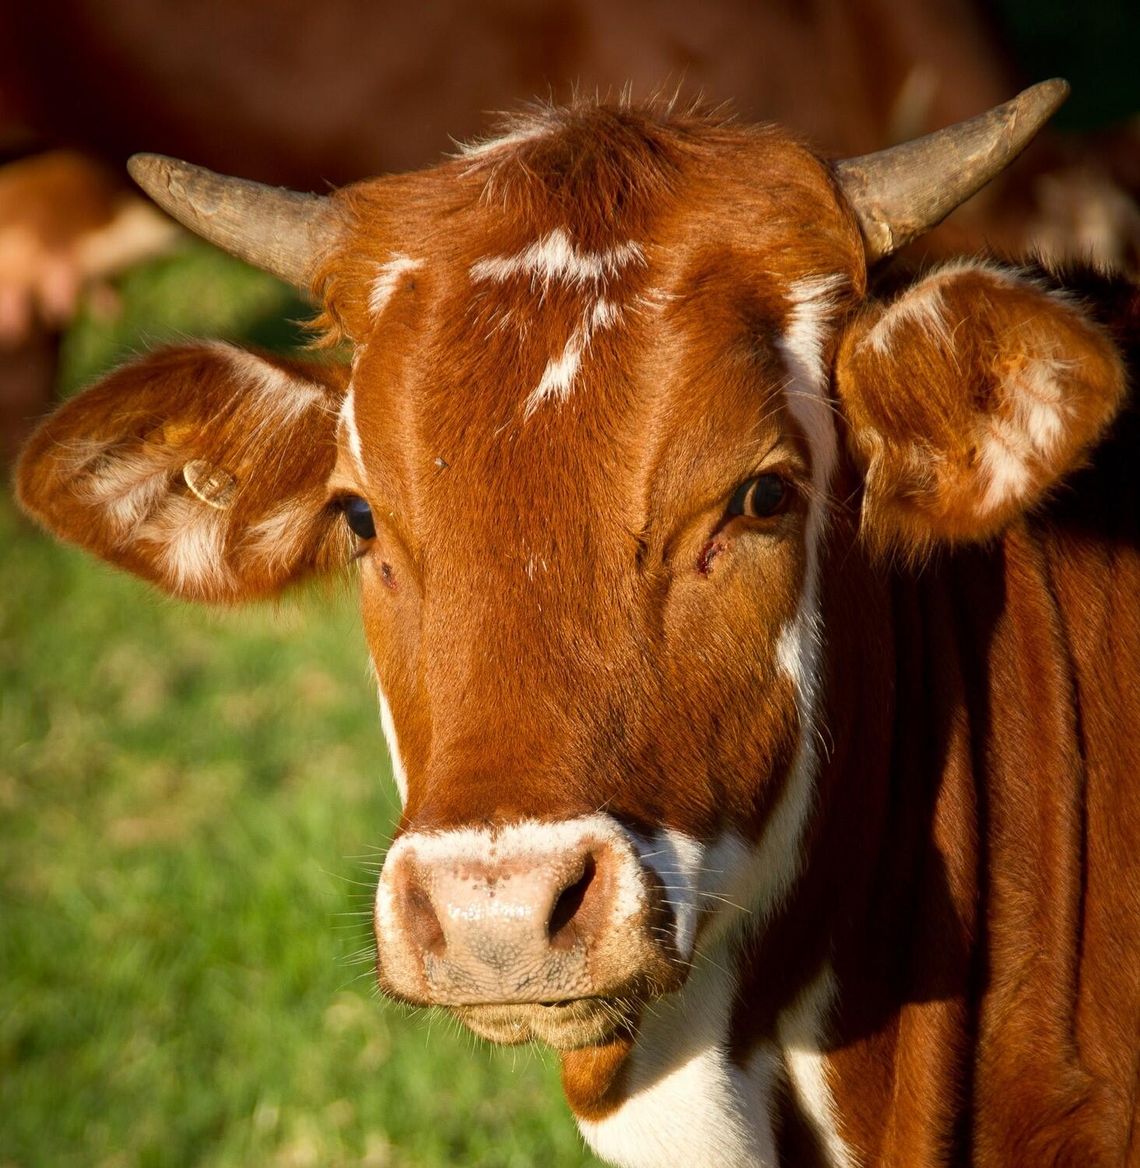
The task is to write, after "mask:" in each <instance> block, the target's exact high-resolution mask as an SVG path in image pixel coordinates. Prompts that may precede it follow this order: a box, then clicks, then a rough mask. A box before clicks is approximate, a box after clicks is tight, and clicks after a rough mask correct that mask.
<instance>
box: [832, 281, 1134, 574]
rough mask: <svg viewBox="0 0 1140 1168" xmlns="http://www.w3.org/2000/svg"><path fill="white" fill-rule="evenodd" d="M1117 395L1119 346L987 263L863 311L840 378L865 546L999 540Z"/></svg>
mask: <svg viewBox="0 0 1140 1168" xmlns="http://www.w3.org/2000/svg"><path fill="white" fill-rule="evenodd" d="M1124 386H1125V374H1124V370H1123V367H1122V364H1121V361H1120V358H1119V356H1118V355H1117V352H1116V349H1115V347H1114V346H1113V344H1112V342H1111V341H1110V340H1109V339H1108V337H1107V336H1106V335H1105V334H1104V333H1103V332H1101V331H1100V329H1099V328H1097V326H1096V325H1094V324H1093V323H1091V322H1090V321H1089V319H1088V318H1087V317H1086V316H1085V315H1084V314H1083V313H1082V312H1081V310H1080V309H1079V307H1078V306H1077V305H1076V304H1074V303H1072V302H1070V301H1069V300H1067V299H1066V298H1065V296H1064V295H1063V294H1059V293H1055V292H1050V291H1048V290H1046V289H1045V288H1044V287H1042V286H1041V285H1039V284H1037V283H1036V282H1035V281H1033V280H1031V279H1029V278H1028V277H1025V276H1021V275H1018V274H1015V273H1011V272H1007V271H1004V270H1001V269H998V268H996V267H993V266H991V265H988V264H984V263H980V262H973V263H963V264H960V265H956V266H953V267H949V268H944V269H942V270H941V271H938V272H935V273H933V274H932V275H929V276H927V277H926V278H924V279H921V280H919V281H917V282H916V283H914V284H912V285H911V286H910V287H908V288H907V289H906V291H904V292H903V293H902V295H900V296H899V297H898V298H897V299H896V300H894V301H893V302H891V303H888V304H882V303H871V304H869V305H868V306H867V307H866V308H865V310H864V311H863V312H862V313H861V315H860V316H859V317H857V318H856V320H855V321H854V322H853V323H852V325H851V326H850V327H849V329H848V331H847V332H846V334H845V335H844V338H843V341H842V344H841V346H840V350H839V354H838V358H837V364H836V380H835V387H836V393H837V395H838V397H839V400H840V404H841V406H842V410H843V413H844V415H845V417H846V419H847V422H848V432H847V433H848V444H849V448H850V451H851V454H852V456H853V458H854V460H855V462H856V465H857V466H858V467H859V469H860V470H861V471H862V472H863V474H864V479H865V487H864V495H863V515H862V526H863V531H864V534H865V536H866V537H867V538H868V539H869V540H870V541H871V542H872V543H873V544H876V545H878V546H880V547H890V548H894V549H899V550H902V551H904V552H906V553H911V554H914V553H921V552H922V551H924V550H925V549H927V548H928V547H930V546H931V545H932V544H933V543H935V542H939V541H962V540H978V539H985V538H987V537H989V536H991V535H994V534H995V533H997V532H998V531H1000V530H1001V529H1002V528H1003V527H1004V526H1005V525H1006V524H1008V523H1009V522H1010V521H1011V520H1012V519H1013V518H1014V517H1015V516H1017V515H1019V514H1021V513H1022V512H1024V511H1025V510H1026V509H1027V508H1029V507H1032V506H1033V505H1034V503H1036V502H1037V501H1038V500H1039V499H1040V498H1041V497H1042V495H1043V494H1045V493H1046V492H1047V491H1048V490H1049V488H1050V487H1051V486H1052V485H1053V484H1054V483H1056V482H1057V481H1058V479H1060V477H1061V476H1062V475H1064V474H1065V473H1066V472H1068V471H1070V470H1071V469H1073V468H1074V467H1076V466H1078V465H1079V464H1080V462H1081V460H1082V457H1083V455H1084V453H1085V452H1086V451H1087V450H1088V448H1089V446H1090V445H1091V444H1092V443H1093V442H1094V441H1095V440H1096V438H1097V436H1098V435H1099V434H1100V433H1101V431H1102V430H1103V428H1104V427H1105V425H1106V424H1107V423H1108V421H1109V420H1110V419H1111V418H1112V416H1113V415H1114V413H1115V412H1116V410H1117V408H1118V406H1119V404H1120V401H1121V398H1122V396H1123V393H1124Z"/></svg>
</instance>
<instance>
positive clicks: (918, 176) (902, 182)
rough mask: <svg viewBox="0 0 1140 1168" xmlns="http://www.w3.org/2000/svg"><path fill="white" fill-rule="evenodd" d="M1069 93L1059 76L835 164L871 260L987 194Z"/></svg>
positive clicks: (868, 258)
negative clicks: (976, 196)
mask: <svg viewBox="0 0 1140 1168" xmlns="http://www.w3.org/2000/svg"><path fill="white" fill-rule="evenodd" d="M1068 96H1069V83H1068V82H1067V81H1062V80H1061V79H1060V78H1059V77H1055V78H1053V80H1052V81H1042V82H1041V84H1040V85H1034V86H1031V87H1030V88H1029V89H1026V90H1023V91H1022V92H1021V93H1019V94H1018V95H1017V96H1016V97H1015V98H1014V99H1013V100H1012V101H1007V102H1006V103H1005V104H1004V105H999V106H995V107H994V108H993V109H991V110H989V111H988V112H986V113H984V114H979V115H978V116H977V117H976V118H970V120H969V121H966V122H959V123H958V124H957V125H954V126H948V127H947V128H946V129H944V130H938V131H936V132H935V133H933V134H927V135H925V137H922V138H915V139H914V140H913V141H911V142H903V143H902V144H901V145H899V146H892V147H891V148H890V149H888V150H880V151H878V153H876V154H864V155H862V156H861V157H859V158H848V159H845V160H844V161H842V162H837V163H835V173H836V176H837V177H838V179H839V184H840V186H841V187H842V188H843V193H844V194H845V195H846V196H847V199H848V201H849V202H850V203H851V206H852V207H853V208H854V210H855V215H856V217H857V218H858V220H859V227H860V229H861V230H862V232H863V243H864V246H865V248H866V252H867V262H868V263H872V262H873V261H875V260H879V259H883V258H884V257H885V256H889V255H890V254H891V253H892V252H895V251H898V249H899V248H900V247H902V246H903V245H904V244H907V243H910V241H911V240H912V239H917V238H918V237H919V236H920V235H922V233H923V232H924V231H929V230H930V229H931V228H932V227H936V226H937V225H938V224H939V223H941V222H942V220H943V219H945V218H946V216H947V215H949V214H950V212H951V211H953V210H954V208H955V207H957V206H959V205H960V204H961V203H964V202H965V201H966V200H967V199H968V198H969V197H970V196H971V195H972V194H975V193H976V192H977V191H979V190H981V189H982V187H984V186H985V185H986V183H988V182H989V181H990V180H991V179H992V178H994V177H995V176H997V175H998V174H1000V173H1001V171H1003V170H1004V169H1005V168H1006V167H1007V166H1008V165H1009V164H1010V163H1011V162H1012V161H1013V160H1014V159H1015V158H1016V157H1017V156H1018V155H1019V154H1020V153H1021V152H1022V150H1024V149H1025V147H1026V146H1028V145H1029V143H1030V142H1031V141H1032V140H1033V138H1034V136H1035V135H1036V134H1037V132H1038V130H1040V129H1041V127H1042V126H1043V125H1044V124H1045V123H1046V122H1047V121H1048V120H1049V118H1051V117H1052V116H1053V114H1054V113H1055V112H1056V111H1057V108H1058V107H1059V106H1060V105H1061V103H1062V102H1063V101H1064V100H1065V98H1066V97H1068Z"/></svg>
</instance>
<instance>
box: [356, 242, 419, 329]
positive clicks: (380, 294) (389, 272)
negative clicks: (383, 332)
mask: <svg viewBox="0 0 1140 1168" xmlns="http://www.w3.org/2000/svg"><path fill="white" fill-rule="evenodd" d="M423 266H424V261H423V260H414V259H412V257H411V256H408V255H404V253H403V252H396V253H394V254H393V256H392V258H391V259H390V260H388V262H387V263H384V264H379V265H377V268H376V278H375V279H374V280H373V281H372V291H371V293H370V294H369V297H368V307H369V310H370V311H371V312H372V316H373V319H375V318H376V317H378V316H380V314H381V313H382V312H383V311H384V309H385V308H387V307H388V302H389V301H390V300H391V299H392V297H393V296H394V295H395V293H396V289H397V288H399V286H400V281H401V279H402V278H403V277H404V276H405V275H406V274H407V273H408V272H414V271H416V270H417V269H418V268H422V267H423Z"/></svg>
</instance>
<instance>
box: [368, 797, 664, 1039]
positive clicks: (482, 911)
mask: <svg viewBox="0 0 1140 1168" xmlns="http://www.w3.org/2000/svg"><path fill="white" fill-rule="evenodd" d="M667 925H668V910H667V908H666V906H665V905H664V902H663V901H662V899H661V897H660V896H659V895H657V894H656V892H655V888H654V885H653V883H652V882H651V880H650V879H649V878H648V876H647V873H646V871H645V869H644V868H643V866H642V864H641V863H640V861H639V859H638V857H637V853H636V850H635V848H634V846H633V843H632V841H631V839H630V838H629V836H628V835H627V834H626V833H625V832H624V831H623V830H622V828H621V827H620V826H619V825H618V824H617V823H616V821H614V820H612V819H610V818H609V817H608V816H604V815H594V816H586V817H582V818H578V819H572V820H564V821H561V822H557V823H539V822H524V823H519V824H512V825H509V826H505V827H499V828H493V829H487V830H477V829H461V830H454V831H446V832H439V833H432V834H427V833H416V832H412V833H408V834H406V835H404V836H402V837H401V838H400V839H399V840H397V841H396V843H395V844H393V846H392V849H391V851H390V852H389V854H388V858H387V860H386V861H385V863H384V868H383V870H382V872H381V875H380V885H379V888H378V889H377V894H376V912H375V927H376V941H377V953H378V967H379V976H380V984H381V986H382V987H383V988H384V989H385V990H386V991H387V992H388V993H390V994H392V995H393V996H395V997H397V998H400V999H402V1000H404V1001H408V1002H412V1003H414V1004H417V1005H436V1006H448V1007H453V1008H455V1012H456V1014H457V1016H458V1017H460V1018H461V1019H462V1020H463V1021H464V1022H465V1023H466V1024H467V1025H468V1026H470V1027H471V1028H472V1029H473V1030H475V1031H476V1032H477V1033H480V1034H482V1035H483V1036H484V1037H487V1038H491V1039H492V1040H494V1041H497V1042H521V1041H526V1040H527V1039H530V1038H539V1039H541V1040H543V1041H546V1042H548V1043H550V1044H551V1045H554V1046H557V1047H560V1048H567V1047H570V1046H581V1045H588V1044H589V1043H591V1042H597V1041H601V1040H602V1039H604V1038H605V1037H607V1036H608V1035H609V1034H612V1033H613V1032H614V1031H615V1030H617V1029H620V1028H621V1027H622V1026H623V1025H629V1024H630V1023H631V1022H632V1021H633V1018H634V1017H635V1016H636V1012H637V1009H638V1005H639V1003H640V1002H642V1001H644V1000H645V999H646V998H648V997H651V996H655V995H656V994H658V993H661V992H664V991H665V990H668V989H672V988H676V986H677V985H679V984H680V981H681V980H682V972H681V971H682V963H681V962H680V961H679V960H678V959H677V955H676V954H675V953H672V952H670V949H669V945H668V942H667V940H666V938H667V937H668V936H669V935H670V930H669V929H668V927H667Z"/></svg>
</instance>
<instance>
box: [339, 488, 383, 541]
mask: <svg viewBox="0 0 1140 1168" xmlns="http://www.w3.org/2000/svg"><path fill="white" fill-rule="evenodd" d="M341 508H342V509H343V511H344V518H345V521H346V522H347V523H348V526H349V527H350V528H352V532H353V534H354V535H358V536H359V537H360V538H361V539H374V538H375V536H376V522H375V520H374V519H373V518H372V508H371V507H369V506H368V503H367V502H366V501H365V500H364V499H362V498H361V497H360V496H359V495H348V496H347V497H346V498H345V499H344V501H343V502H342V503H341Z"/></svg>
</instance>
